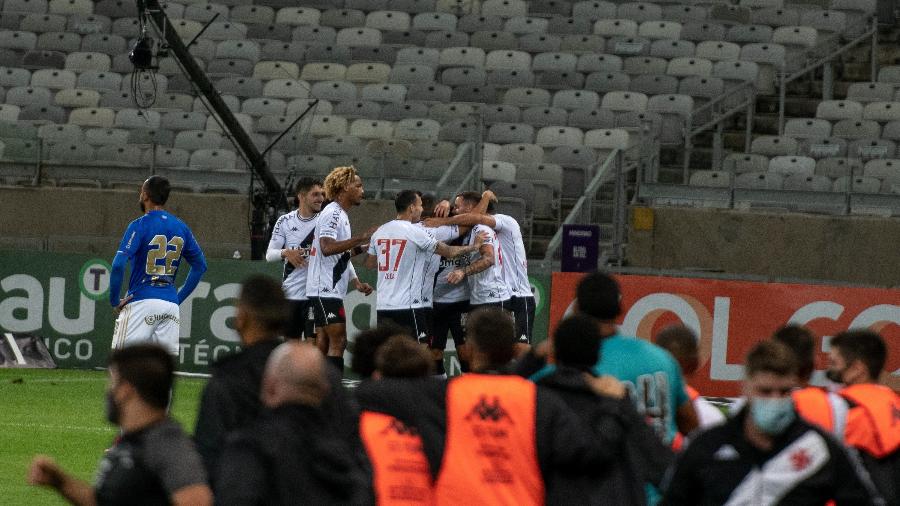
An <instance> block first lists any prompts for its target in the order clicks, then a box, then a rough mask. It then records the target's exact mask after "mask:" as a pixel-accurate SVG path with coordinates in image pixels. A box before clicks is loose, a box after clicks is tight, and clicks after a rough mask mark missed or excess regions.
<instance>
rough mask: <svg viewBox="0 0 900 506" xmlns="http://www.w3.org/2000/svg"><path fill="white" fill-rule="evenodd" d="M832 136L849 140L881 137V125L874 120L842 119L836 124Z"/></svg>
mask: <svg viewBox="0 0 900 506" xmlns="http://www.w3.org/2000/svg"><path fill="white" fill-rule="evenodd" d="M823 121H824V120H823ZM831 135H833V136H835V137H842V138H844V139H847V140H856V139H866V138H870V137H881V125H879V124H878V122H877V121H874V120H866V119H862V120H860V119H842V120H840V121H837V122H835V124H834V126H833V127H832V130H831Z"/></svg>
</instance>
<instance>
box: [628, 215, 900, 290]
mask: <svg viewBox="0 0 900 506" xmlns="http://www.w3.org/2000/svg"><path fill="white" fill-rule="evenodd" d="M635 211H636V210H634V209H633V210H632V220H631V222H630V226H631V229H630V230H629V237H628V240H629V243H628V249H627V261H628V265H629V266H633V267H647V268H654V269H704V270H715V271H721V272H727V273H730V274H754V275H760V276H767V277H773V278H795V279H797V278H800V279H810V280H827V281H842V282H851V283H862V284H869V285H877V286H900V219H897V218H875V217H859V216H817V215H800V214H788V213H765V212H760V211H753V212H743V211H730V210H719V209H717V210H711V209H690V208H654V209H650V210H649V212H651V213H652V226H650V227H649V229H647V228H648V227H646V224H647V223H646V222H645V226H643V227H642V226H641V225H640V222H641V221H642V220H640V219H638V220H635V219H634V218H635V217H636V216H638V215H639V214H641V211H638V212H635ZM643 212H646V211H643ZM636 223H637V224H638V226H637V227H635V224H636ZM641 228H645V229H644V230H640V229H641Z"/></svg>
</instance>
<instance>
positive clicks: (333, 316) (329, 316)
mask: <svg viewBox="0 0 900 506" xmlns="http://www.w3.org/2000/svg"><path fill="white" fill-rule="evenodd" d="M325 318H337V315H336V314H334V313H328V314H327V315H325Z"/></svg>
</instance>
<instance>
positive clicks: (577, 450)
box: [357, 308, 622, 506]
mask: <svg viewBox="0 0 900 506" xmlns="http://www.w3.org/2000/svg"><path fill="white" fill-rule="evenodd" d="M466 331H467V336H466V340H467V343H469V344H470V346H471V347H472V370H473V372H472V373H470V374H465V375H463V376H459V377H456V378H454V379H452V380H450V381H449V382H444V381H438V380H434V379H430V378H426V379H404V380H397V379H383V380H381V381H373V382H368V383H364V384H362V385H360V387H359V389H358V392H357V396H358V398H359V400H360V404H361V405H362V407H363V409H365V410H368V411H377V412H382V413H389V414H392V415H393V416H396V417H397V418H399V419H400V420H402V421H403V422H404V423H405V424H407V425H411V426H413V427H415V428H416V429H417V430H418V431H419V434H420V435H421V437H422V442H423V446H424V451H425V455H426V458H427V459H428V464H429V469H430V470H431V473H432V477H433V478H434V484H435V485H434V503H435V504H438V505H445V504H447V505H449V504H466V505H474V504H495V505H507V504H508V505H515V506H523V505H537V504H545V501H546V499H547V498H548V497H553V490H552V487H553V486H554V484H553V481H552V479H551V480H550V481H546V479H547V478H549V477H552V476H553V475H554V473H573V474H576V475H577V474H583V473H585V470H586V469H589V468H593V467H596V466H602V465H604V464H605V463H606V459H608V458H609V449H608V448H604V447H603V443H602V441H601V440H600V438H598V437H597V436H596V435H595V434H594V433H593V431H592V430H591V429H590V428H589V427H588V426H586V425H585V424H584V423H583V422H582V421H580V420H579V419H578V418H577V417H576V416H575V415H574V414H573V413H572V412H571V410H570V409H569V408H568V407H567V406H566V405H565V404H564V403H563V402H562V401H561V400H560V399H559V398H558V397H557V396H556V395H554V394H553V393H551V392H549V391H548V390H545V389H543V388H542V387H538V386H537V385H535V384H534V383H531V382H529V381H527V380H525V379H523V378H521V377H518V376H515V375H512V374H510V373H509V372H508V371H509V365H510V361H511V360H512V359H513V355H514V352H515V345H516V336H515V333H514V324H513V320H512V318H511V317H510V315H509V314H508V313H507V312H505V311H503V310H502V309H499V308H483V309H479V310H476V311H474V312H472V313H471V314H470V315H469V321H468V324H467V328H466ZM592 385H594V388H595V389H596V391H597V392H598V393H607V392H610V393H614V392H615V391H616V390H618V391H620V392H621V390H622V386H621V385H620V384H618V382H615V381H614V380H612V379H611V378H606V380H605V382H603V383H600V382H598V383H592ZM588 500H589V498H587V497H578V498H573V501H574V502H573V504H583V503H586V502H587V501H588Z"/></svg>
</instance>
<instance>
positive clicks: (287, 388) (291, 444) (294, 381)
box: [215, 341, 371, 506]
mask: <svg viewBox="0 0 900 506" xmlns="http://www.w3.org/2000/svg"><path fill="white" fill-rule="evenodd" d="M326 367H327V366H326V362H325V358H324V357H323V356H322V353H321V352H319V350H318V349H317V348H316V347H315V346H313V345H312V344H307V343H300V342H297V341H291V342H287V343H284V344H282V345H280V346H279V347H278V348H276V349H275V351H274V352H272V355H271V356H270V357H269V361H268V362H267V364H266V369H265V374H264V376H263V382H262V393H261V396H262V402H263V405H264V406H265V407H266V408H267V409H266V412H265V413H263V415H262V416H261V417H260V418H259V419H258V420H257V421H256V422H254V423H253V424H252V425H250V426H248V427H246V428H244V429H241V430H239V431H237V432H235V433H233V434H232V435H231V436H229V438H228V441H227V443H226V445H225V448H224V450H223V451H222V458H221V460H220V464H219V474H218V477H217V479H216V482H215V483H216V504H220V505H223V506H228V505H241V506H251V505H286V504H311V505H321V504H361V503H362V504H367V503H370V502H371V497H370V491H369V476H365V475H363V474H362V473H360V472H359V469H358V466H357V465H356V462H355V456H354V454H353V448H352V445H351V444H350V443H348V442H347V440H346V439H345V438H342V437H340V435H337V434H335V433H334V431H331V430H329V429H328V425H329V424H328V420H327V418H326V415H327V412H326V411H324V410H322V409H320V407H321V406H322V404H323V401H324V400H325V399H326V397H328V396H329V395H330V392H331V384H330V382H329V380H328V375H327V372H326Z"/></svg>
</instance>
